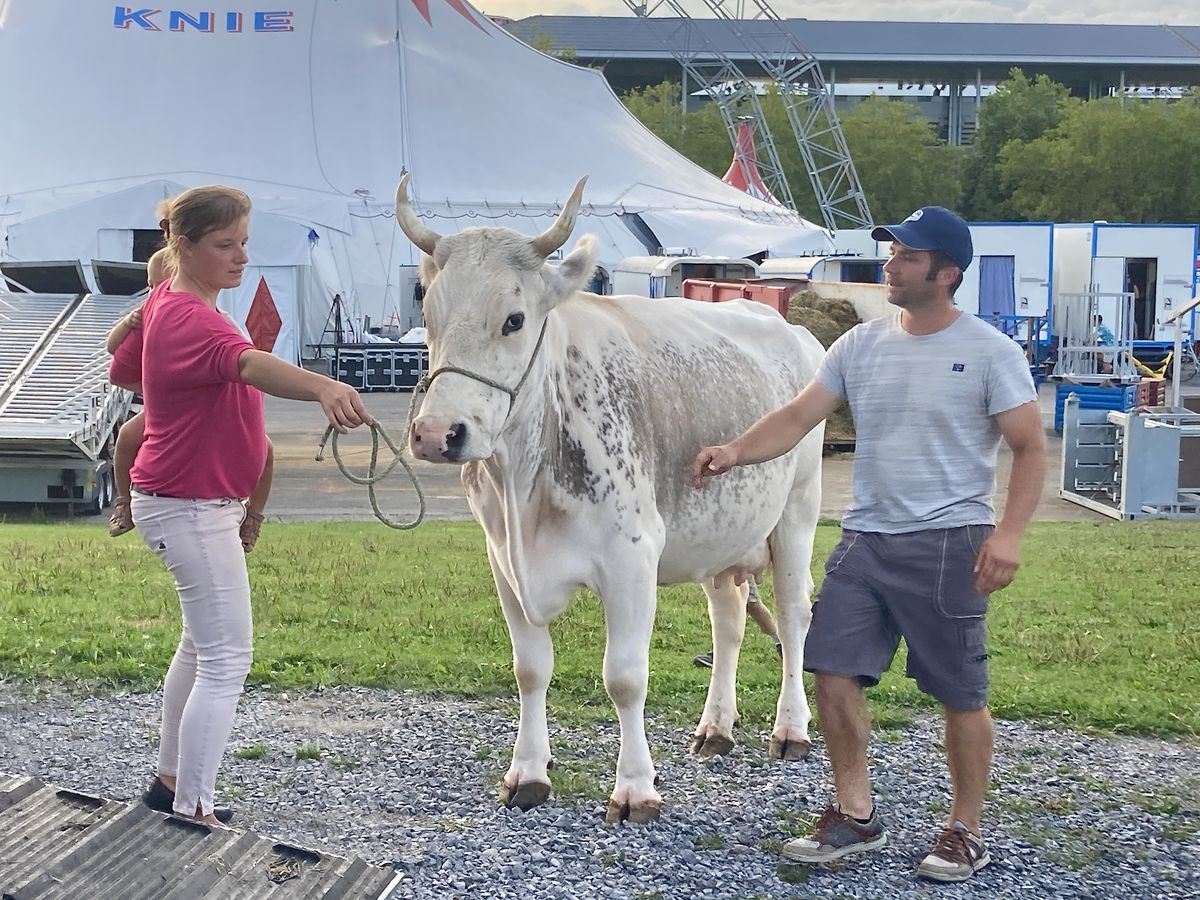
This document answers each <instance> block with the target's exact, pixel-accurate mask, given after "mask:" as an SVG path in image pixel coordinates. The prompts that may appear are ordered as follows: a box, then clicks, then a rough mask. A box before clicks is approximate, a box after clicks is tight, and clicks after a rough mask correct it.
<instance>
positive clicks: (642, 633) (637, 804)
mask: <svg viewBox="0 0 1200 900" xmlns="http://www.w3.org/2000/svg"><path fill="white" fill-rule="evenodd" d="M610 570H611V571H612V572H617V573H621V574H619V575H616V576H614V577H608V578H605V579H604V582H605V583H604V584H603V586H602V588H601V597H602V599H603V603H604V619H605V627H606V628H607V630H608V642H607V644H606V646H605V648H604V687H605V688H606V689H607V690H608V696H609V697H610V698H612V702H613V705H614V706H615V707H616V708H617V719H618V721H619V722H620V723H621V750H620V753H619V754H618V756H617V780H616V785H615V786H614V788H613V792H612V796H611V797H609V800H608V811H607V813H606V814H605V816H604V818H605V821H607V822H624V821H626V820H628V821H630V822H651V821H653V820H655V819H657V818H658V817H659V815H660V813H661V811H662V798H661V797H660V796H659V793H658V791H657V790H656V789H655V787H654V782H655V777H656V776H655V772H654V761H653V760H652V759H651V758H650V745H649V744H648V743H647V741H646V721H645V715H646V684H647V682H648V681H649V675H650V635H651V632H652V630H653V628H654V608H655V603H656V602H657V599H658V598H657V593H656V587H655V567H654V566H653V565H652V564H650V563H649V561H648V560H645V559H637V560H634V559H626V560H619V559H617V560H613V562H612V565H611V567H610Z"/></svg>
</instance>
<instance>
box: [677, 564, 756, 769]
mask: <svg viewBox="0 0 1200 900" xmlns="http://www.w3.org/2000/svg"><path fill="white" fill-rule="evenodd" d="M704 593H705V594H707V595H708V617H709V619H710V620H711V621H712V640H713V642H712V647H713V666H712V675H711V677H710V678H709V682H708V699H707V700H705V701H704V713H703V715H702V716H701V717H700V724H699V725H697V726H696V732H695V734H694V735H693V737H692V743H691V746H690V747H689V748H688V750H689V752H691V753H695V754H697V755H699V756H720V755H721V754H724V753H728V752H729V751H730V750H732V749H733V745H734V740H733V726H734V724H735V723H736V721H737V694H736V691H737V687H736V680H737V665H738V654H739V653H740V651H741V647H742V636H743V635H744V634H745V631H746V597H747V595H748V593H749V585H745V584H743V585H742V586H741V587H738V586H737V585H736V584H734V583H733V577H732V576H729V575H723V576H720V577H719V578H717V579H714V580H712V581H709V582H706V583H705V585H704Z"/></svg>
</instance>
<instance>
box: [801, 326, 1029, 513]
mask: <svg viewBox="0 0 1200 900" xmlns="http://www.w3.org/2000/svg"><path fill="white" fill-rule="evenodd" d="M816 380H817V381H818V382H819V383H820V384H822V385H824V386H825V387H826V388H828V389H829V390H830V391H833V392H834V393H835V394H838V395H839V396H842V397H845V398H846V399H847V400H848V401H849V403H850V412H851V415H853V417H854V429H855V431H856V432H857V436H858V438H857V446H856V449H855V454H854V500H853V503H852V504H851V507H850V510H849V512H848V513H847V514H846V517H845V519H843V521H842V525H843V527H845V528H850V529H853V530H855V531H879V532H884V533H886V534H903V533H905V532H910V531H921V530H924V529H927V528H956V527H958V526H960V525H986V524H991V523H993V522H994V521H995V513H994V512H993V510H992V494H993V492H994V491H995V479H996V452H997V450H998V449H999V448H1000V437H1001V436H1000V429H999V427H998V426H997V424H996V421H995V419H993V418H992V417H993V416H996V415H998V414H999V413H1002V412H1005V411H1007V410H1010V409H1013V408H1014V407H1017V406H1020V405H1021V404H1023V403H1028V402H1030V401H1031V400H1036V399H1037V391H1036V390H1035V389H1034V386H1033V378H1032V376H1031V375H1030V374H1029V363H1028V362H1027V361H1026V359H1025V355H1024V353H1023V351H1022V350H1021V347H1020V346H1019V345H1018V344H1017V343H1016V342H1015V341H1013V340H1012V339H1011V338H1009V337H1006V336H1005V335H1004V334H1002V333H1001V332H999V331H998V330H997V329H995V328H993V327H992V326H991V325H989V324H988V323H986V322H984V321H982V320H981V319H978V318H976V317H975V316H972V315H969V314H966V313H963V314H960V315H959V317H958V318H957V319H955V320H954V321H953V322H952V323H951V324H950V325H948V326H947V327H945V328H943V329H942V330H941V331H939V332H936V333H935V334H926V335H914V334H909V333H908V332H906V331H905V330H904V329H903V328H901V327H900V317H899V316H887V317H885V318H882V319H874V320H872V321H870V322H864V323H863V324H862V325H858V326H855V327H854V328H853V329H851V330H850V331H849V332H847V333H846V334H844V335H842V337H840V338H838V340H837V341H835V342H834V344H833V346H832V347H830V348H829V352H828V353H827V354H826V356H825V362H824V363H823V364H822V366H821V368H820V369H819V370H818V372H817V375H816Z"/></svg>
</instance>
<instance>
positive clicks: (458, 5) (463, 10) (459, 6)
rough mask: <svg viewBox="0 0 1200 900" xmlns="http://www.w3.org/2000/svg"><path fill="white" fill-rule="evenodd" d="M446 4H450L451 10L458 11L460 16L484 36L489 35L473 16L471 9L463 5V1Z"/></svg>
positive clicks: (452, 0)
mask: <svg viewBox="0 0 1200 900" xmlns="http://www.w3.org/2000/svg"><path fill="white" fill-rule="evenodd" d="M446 2H447V3H449V4H450V8H451V9H454V10H456V11H457V12H458V14H459V15H460V16H462V17H463V18H464V19H466V20H467V21H468V22H470V23H471V24H472V25H474V26H475V27H476V28H478V29H479V30H480V31H482V32H483V33H484V34H487V31H486V30H485V29H484V27H483V26H482V25H480V24H479V22H478V21H477V20H476V19H475V17H474V16H473V15H471V9H470V7H468V6H467V5H466V4H465V3H463V2H462V0H446Z"/></svg>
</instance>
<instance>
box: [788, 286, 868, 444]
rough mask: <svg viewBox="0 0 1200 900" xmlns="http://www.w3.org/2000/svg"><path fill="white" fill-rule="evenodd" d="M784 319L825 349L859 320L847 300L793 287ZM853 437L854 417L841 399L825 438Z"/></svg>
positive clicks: (845, 439) (844, 439)
mask: <svg viewBox="0 0 1200 900" xmlns="http://www.w3.org/2000/svg"><path fill="white" fill-rule="evenodd" d="M787 319H788V321H789V322H791V323H792V324H793V325H803V326H804V327H805V328H807V329H808V330H809V331H811V332H812V333H813V337H815V338H816V339H817V340H818V341H820V342H821V346H823V347H824V348H825V349H826V350H828V349H829V345H830V344H832V343H833V342H834V341H836V340H837V339H838V338H840V337H841V336H842V335H843V334H845V333H846V332H847V331H849V330H850V329H851V328H853V327H854V326H855V325H857V324H858V323H859V321H860V320H859V318H858V313H856V312H855V311H854V306H853V304H851V303H850V302H849V301H848V300H826V299H824V298H822V297H818V296H817V295H816V294H814V293H813V292H812V291H796V293H794V294H792V296H791V297H790V298H789V299H788V315H787ZM853 440H854V420H853V419H852V418H851V417H850V408H849V407H848V406H846V405H845V404H844V403H843V404H842V405H841V406H840V407H839V408H838V410H837V412H835V413H834V414H833V415H832V416H830V417H829V418H828V420H826V422H825V442H826V443H827V444H830V443H846V442H849V441H853Z"/></svg>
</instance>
